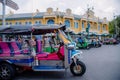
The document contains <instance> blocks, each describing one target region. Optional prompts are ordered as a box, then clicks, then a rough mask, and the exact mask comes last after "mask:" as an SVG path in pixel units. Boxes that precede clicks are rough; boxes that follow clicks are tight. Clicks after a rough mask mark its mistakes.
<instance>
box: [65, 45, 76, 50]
mask: <svg viewBox="0 0 120 80" xmlns="http://www.w3.org/2000/svg"><path fill="white" fill-rule="evenodd" d="M67 48H68V49H74V48H75V45H73V44H68V46H67Z"/></svg>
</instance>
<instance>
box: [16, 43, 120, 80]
mask: <svg viewBox="0 0 120 80" xmlns="http://www.w3.org/2000/svg"><path fill="white" fill-rule="evenodd" d="M82 51H83V54H82V58H81V61H83V62H84V63H85V64H86V68H87V70H86V73H85V74H84V75H83V76H82V77H74V76H73V75H72V74H71V72H70V71H69V70H68V71H67V75H66V76H64V75H65V73H64V72H33V71H27V72H24V73H22V74H19V75H18V76H16V78H15V80H120V44H119V45H103V46H102V47H100V48H92V49H90V50H82Z"/></svg>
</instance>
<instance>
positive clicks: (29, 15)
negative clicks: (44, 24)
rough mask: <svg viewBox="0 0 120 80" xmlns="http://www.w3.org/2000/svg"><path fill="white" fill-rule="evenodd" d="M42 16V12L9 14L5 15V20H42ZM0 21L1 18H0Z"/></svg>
mask: <svg viewBox="0 0 120 80" xmlns="http://www.w3.org/2000/svg"><path fill="white" fill-rule="evenodd" d="M43 15H44V12H40V13H37V14H35V13H21V14H9V15H6V19H7V20H11V19H24V18H25V19H26V18H27V19H28V18H42V17H43ZM0 19H2V16H0Z"/></svg>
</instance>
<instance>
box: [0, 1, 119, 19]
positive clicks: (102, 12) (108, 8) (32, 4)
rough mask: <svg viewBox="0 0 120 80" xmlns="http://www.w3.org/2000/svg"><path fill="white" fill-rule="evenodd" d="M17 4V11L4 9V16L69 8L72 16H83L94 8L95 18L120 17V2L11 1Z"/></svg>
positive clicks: (0, 7)
mask: <svg viewBox="0 0 120 80" xmlns="http://www.w3.org/2000/svg"><path fill="white" fill-rule="evenodd" d="M12 1H14V2H15V3H17V4H18V6H19V9H18V10H17V11H16V10H13V9H12V8H9V7H6V14H8V13H9V12H10V11H13V12H14V13H15V14H18V13H34V12H35V11H36V9H38V10H39V11H40V12H45V11H46V9H47V8H48V7H52V8H53V10H54V11H55V10H56V9H57V8H58V9H59V11H62V12H65V11H66V9H68V8H70V9H71V10H72V13H73V14H78V15H83V14H85V12H86V10H87V8H91V9H92V7H94V9H93V11H94V12H95V16H96V17H100V18H101V19H103V18H104V17H106V18H107V19H108V20H109V21H111V20H112V19H113V15H120V9H119V8H120V0H12ZM0 14H2V4H0Z"/></svg>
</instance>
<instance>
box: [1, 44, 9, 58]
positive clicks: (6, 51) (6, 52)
mask: <svg viewBox="0 0 120 80" xmlns="http://www.w3.org/2000/svg"><path fill="white" fill-rule="evenodd" d="M10 53H11V50H10V48H9V46H8V44H7V43H6V42H0V57H4V56H10V55H11V54H10Z"/></svg>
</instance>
